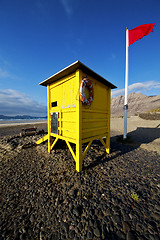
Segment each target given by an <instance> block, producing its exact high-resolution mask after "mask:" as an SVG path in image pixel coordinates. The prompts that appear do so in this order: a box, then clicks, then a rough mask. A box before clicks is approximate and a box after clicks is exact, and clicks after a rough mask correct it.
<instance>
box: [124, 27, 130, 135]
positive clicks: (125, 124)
mask: <svg viewBox="0 0 160 240" xmlns="http://www.w3.org/2000/svg"><path fill="white" fill-rule="evenodd" d="M128 48H129V36H128V28H126V72H125V98H124V107H123V108H124V132H123V139H126V138H127V110H128V104H127V96H128Z"/></svg>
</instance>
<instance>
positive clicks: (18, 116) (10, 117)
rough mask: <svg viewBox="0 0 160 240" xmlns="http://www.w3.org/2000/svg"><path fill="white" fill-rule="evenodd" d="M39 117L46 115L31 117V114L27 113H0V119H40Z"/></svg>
mask: <svg viewBox="0 0 160 240" xmlns="http://www.w3.org/2000/svg"><path fill="white" fill-rule="evenodd" d="M41 118H43V119H44V118H46V119H47V117H33V116H29V115H17V116H5V115H0V119H2V120H11V119H13V120H17V119H41Z"/></svg>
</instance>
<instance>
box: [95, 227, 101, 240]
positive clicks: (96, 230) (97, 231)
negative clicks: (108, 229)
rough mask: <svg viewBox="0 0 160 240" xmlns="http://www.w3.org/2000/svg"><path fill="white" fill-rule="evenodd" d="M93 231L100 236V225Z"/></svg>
mask: <svg viewBox="0 0 160 240" xmlns="http://www.w3.org/2000/svg"><path fill="white" fill-rule="evenodd" d="M93 232H94V235H95V236H96V237H98V238H99V237H100V236H101V234H100V230H99V229H98V227H96V228H95V229H94V230H93Z"/></svg>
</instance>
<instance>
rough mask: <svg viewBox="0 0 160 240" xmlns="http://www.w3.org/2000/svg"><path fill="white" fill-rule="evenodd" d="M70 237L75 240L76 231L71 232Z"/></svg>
mask: <svg viewBox="0 0 160 240" xmlns="http://www.w3.org/2000/svg"><path fill="white" fill-rule="evenodd" d="M69 237H70V238H71V239H73V238H74V237H75V231H74V230H72V231H69Z"/></svg>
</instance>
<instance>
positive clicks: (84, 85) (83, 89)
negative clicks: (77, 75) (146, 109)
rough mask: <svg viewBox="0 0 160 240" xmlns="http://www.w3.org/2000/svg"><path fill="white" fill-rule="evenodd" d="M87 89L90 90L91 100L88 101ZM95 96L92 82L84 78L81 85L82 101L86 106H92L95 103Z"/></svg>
mask: <svg viewBox="0 0 160 240" xmlns="http://www.w3.org/2000/svg"><path fill="white" fill-rule="evenodd" d="M86 87H87V88H88V89H89V98H88V99H87V98H86V96H85V88H86ZM93 94H94V91H93V84H92V82H91V81H90V80H89V79H88V78H84V79H83V80H82V82H81V85H80V100H81V101H82V103H84V104H85V105H90V104H91V103H92V101H93Z"/></svg>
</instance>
